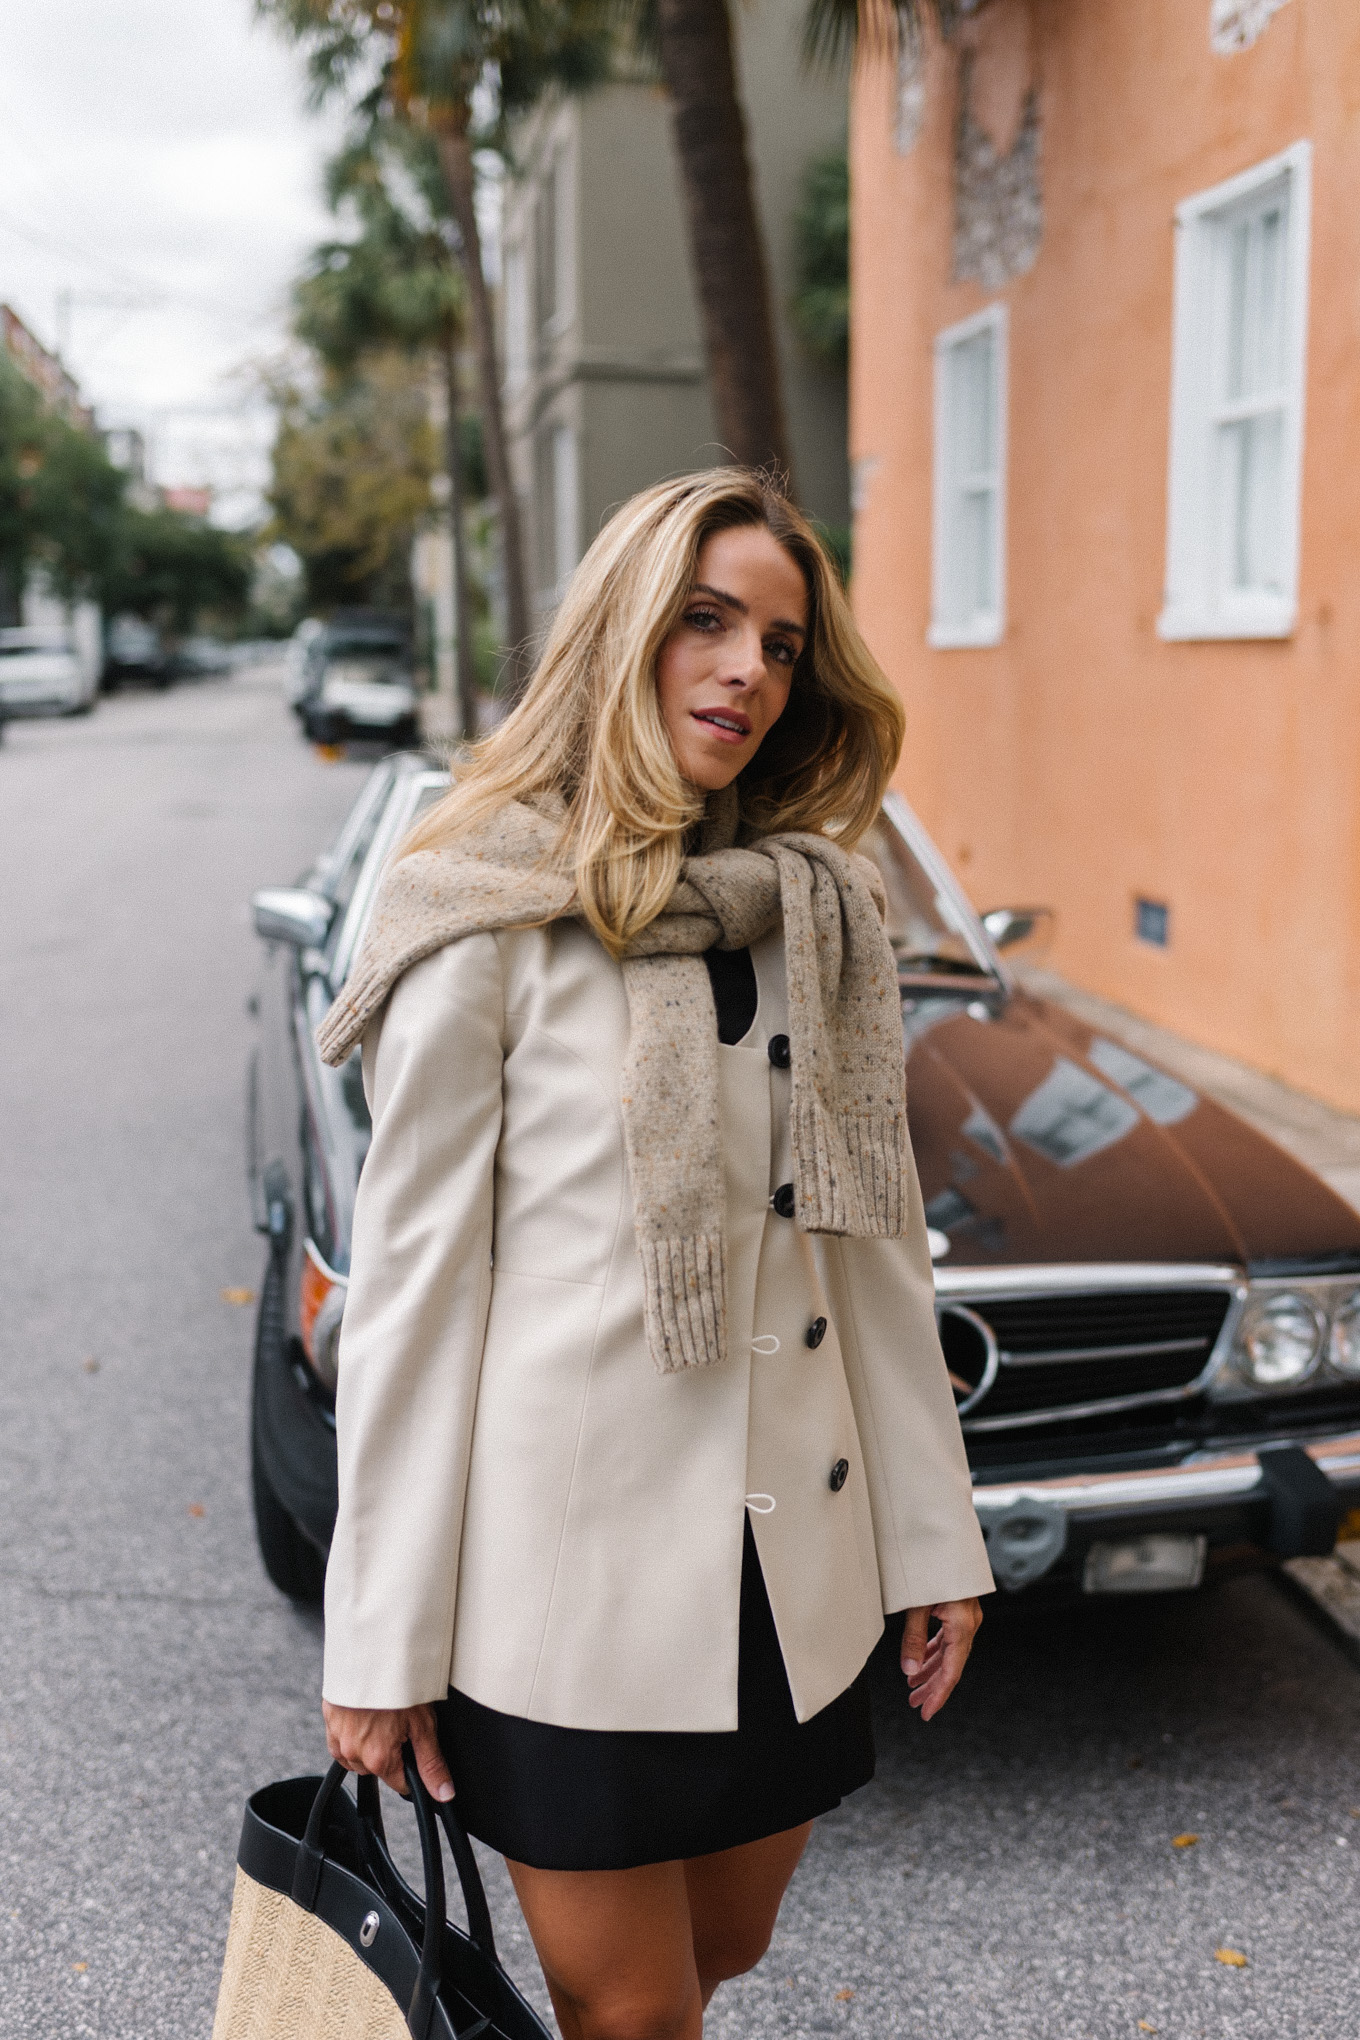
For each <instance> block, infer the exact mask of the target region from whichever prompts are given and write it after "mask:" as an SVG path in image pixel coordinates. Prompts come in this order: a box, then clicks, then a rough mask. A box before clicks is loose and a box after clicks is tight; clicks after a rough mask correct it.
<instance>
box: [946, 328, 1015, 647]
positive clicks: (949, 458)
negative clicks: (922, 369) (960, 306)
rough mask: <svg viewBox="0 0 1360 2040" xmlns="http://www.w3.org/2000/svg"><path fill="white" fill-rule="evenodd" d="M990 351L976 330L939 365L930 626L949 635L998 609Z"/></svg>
mask: <svg viewBox="0 0 1360 2040" xmlns="http://www.w3.org/2000/svg"><path fill="white" fill-rule="evenodd" d="M998 349H999V343H998V338H997V334H996V331H995V329H994V328H993V327H991V326H984V327H982V328H981V329H980V330H978V331H977V332H973V333H970V334H968V336H967V337H966V338H965V339H961V340H957V341H955V342H954V343H953V344H952V345H950V346H948V347H946V349H945V350H944V352H943V353H942V355H941V358H940V374H941V378H942V390H941V395H942V398H943V403H942V407H941V425H942V433H943V443H942V445H941V447H940V448H939V450H938V454H937V458H938V459H939V461H940V464H941V476H940V479H941V484H942V487H941V500H940V516H941V529H940V532H939V542H940V545H941V548H942V556H941V558H940V562H939V566H940V572H939V579H938V600H939V603H940V609H941V613H940V615H939V617H938V618H937V621H939V622H940V623H943V624H946V625H951V626H953V627H955V628H966V627H967V626H969V625H971V624H975V623H979V622H986V621H987V620H988V619H990V618H992V617H994V616H995V615H996V614H997V612H998V610H999V607H1000V590H999V588H998V586H997V559H996V546H997V517H998V481H999V478H998V474H997V465H998V459H999V442H1000V429H999V427H1000V421H999V418H998V414H997V402H998V386H997V385H998V376H997V369H998V360H999V352H998Z"/></svg>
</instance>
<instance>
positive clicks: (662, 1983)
mask: <svg viewBox="0 0 1360 2040" xmlns="http://www.w3.org/2000/svg"><path fill="white" fill-rule="evenodd" d="M507 1867H508V1869H509V1871H510V1875H511V1877H512V1878H513V1880H514V1885H515V1892H516V1894H517V1896H518V1898H519V1902H520V1906H521V1908H522V1909H523V1912H524V1917H525V1919H526V1921H527V1922H528V1926H529V1932H530V1933H531V1934H532V1935H533V1940H534V1947H535V1948H536V1949H537V1951H538V1959H539V1961H540V1963H541V1964H542V1965H543V1975H544V1978H545V1980H546V1982H547V1985H548V1992H549V1995H550V1996H551V1998H552V2001H553V2010H554V2011H555V2012H556V2013H557V2023H558V2025H559V2026H560V2027H561V2029H562V2036H563V2040H700V2035H701V2033H702V2032H703V2022H704V2013H703V2001H702V1998H701V1996H700V1991H699V1976H698V1971H697V1970H696V1969H695V1966H694V1938H693V1933H692V1930H691V1927H690V1911H689V1893H688V1890H687V1889H686V1885H685V1866H684V1864H683V1863H649V1864H646V1865H645V1866H644V1867H643V1868H642V1869H640V1870H531V1869H529V1868H528V1867H527V1866H526V1865H525V1864H523V1863H510V1864H508V1865H507Z"/></svg>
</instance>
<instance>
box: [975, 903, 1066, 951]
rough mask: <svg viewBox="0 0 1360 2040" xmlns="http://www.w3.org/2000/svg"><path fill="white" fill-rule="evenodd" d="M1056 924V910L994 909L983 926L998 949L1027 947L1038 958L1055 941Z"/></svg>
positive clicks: (1047, 908)
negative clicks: (1054, 930)
mask: <svg viewBox="0 0 1360 2040" xmlns="http://www.w3.org/2000/svg"><path fill="white" fill-rule="evenodd" d="M1054 920H1055V916H1054V913H1053V909H1052V907H993V908H992V909H991V911H990V913H986V914H984V915H983V917H982V925H983V927H984V928H985V929H986V930H987V933H988V935H989V936H990V937H991V940H992V942H993V944H994V946H995V947H996V948H997V949H1019V948H1021V947H1022V946H1023V947H1024V948H1026V949H1028V950H1029V951H1030V954H1031V955H1032V956H1038V955H1041V954H1042V953H1043V951H1044V950H1045V949H1047V947H1048V945H1049V943H1050V942H1051V941H1052V939H1053V927H1054Z"/></svg>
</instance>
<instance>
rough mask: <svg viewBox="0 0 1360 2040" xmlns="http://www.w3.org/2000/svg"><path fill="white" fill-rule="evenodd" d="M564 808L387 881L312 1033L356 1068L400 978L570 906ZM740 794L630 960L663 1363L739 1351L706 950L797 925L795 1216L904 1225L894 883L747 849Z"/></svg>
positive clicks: (769, 844) (647, 1221)
mask: <svg viewBox="0 0 1360 2040" xmlns="http://www.w3.org/2000/svg"><path fill="white" fill-rule="evenodd" d="M560 821H561V809H560V806H557V807H550V806H549V804H548V803H546V802H544V803H543V804H542V805H541V806H538V807H530V806H528V805H525V804H522V803H518V802H516V803H515V804H514V805H512V806H509V807H506V808H503V809H502V810H501V811H500V812H499V813H498V814H497V815H496V816H495V817H494V818H493V819H492V820H491V821H489V822H488V823H487V824H486V825H485V826H484V827H483V828H481V829H480V830H474V831H470V832H469V834H468V835H467V836H466V837H463V838H460V839H458V840H456V841H455V842H454V843H452V844H450V845H449V846H448V847H447V848H444V849H439V850H419V851H416V852H415V853H414V854H413V855H411V856H409V857H403V858H401V859H399V861H398V862H397V863H395V864H393V865H392V866H391V867H390V868H389V870H388V871H387V873H386V875H385V877H384V878H383V881H382V884H381V887H380V889H379V892H378V897H377V901H376V904H375V906H374V910H373V916H372V919H371V920H370V922H369V926H368V932H367V934H366V935H365V938H364V941H363V944H362V947H361V948H360V951H359V955H358V957H357V959H356V961H355V967H354V969H353V971H352V972H351V974H350V976H349V979H348V981H347V982H346V984H345V987H344V989H343V991H342V992H341V993H340V995H339V997H338V998H337V999H336V1001H335V1004H334V1005H333V1006H332V1007H331V1010H330V1012H329V1013H328V1014H327V1016H326V1018H325V1020H324V1021H323V1023H322V1025H321V1027H320V1028H319V1030H318V1032H317V1037H316V1038H317V1043H318V1046H319V1048H320V1050H321V1054H322V1056H323V1057H324V1059H325V1060H326V1061H327V1062H328V1063H332V1064H339V1063H342V1062H344V1060H345V1058H346V1057H347V1056H348V1055H349V1054H350V1052H351V1050H352V1049H353V1048H354V1046H355V1044H356V1043H357V1042H358V1041H359V1040H360V1039H361V1037H362V1035H363V1033H364V1029H365V1027H366V1026H367V1024H368V1022H369V1020H370V1019H371V1018H372V1017H373V1015H374V1014H375V1013H377V1012H378V1011H379V1009H380V1008H381V1006H382V1005H383V1003H384V1001H385V1000H386V998H387V996H388V994H389V993H390V991H391V990H392V987H393V985H394V984H395V983H396V981H397V979H398V978H399V977H400V976H401V975H402V973H403V971H406V970H409V969H410V967H411V965H412V964H413V963H416V962H418V961H419V960H420V958H421V957H423V956H429V955H430V954H431V953H432V952H433V951H434V950H436V949H440V948H442V947H443V945H444V944H445V943H447V942H453V941H456V940H457V939H458V938H459V937H460V936H462V935H470V934H473V933H478V932H482V933H485V932H489V931H492V930H495V929H500V928H515V927H526V926H534V925H541V924H543V923H545V922H550V921H556V920H563V919H567V918H571V917H572V916H573V915H574V914H576V913H577V911H578V910H577V909H576V907H575V906H574V903H573V896H572V882H571V878H570V875H569V874H567V873H564V872H563V871H562V870H561V868H560V866H558V865H556V864H555V862H554V860H553V856H552V853H553V850H554V847H555V845H556V842H557V837H558V832H559V827H560ZM736 829H737V813H736V798H735V794H730V795H727V796H724V795H715V796H713V797H712V798H711V799H710V801H709V811H708V815H707V818H706V820H705V822H704V824H703V828H702V832H701V839H700V845H699V853H698V854H697V855H695V856H692V857H688V858H686V860H685V862H684V864H683V866H682V867H681V873H680V878H679V881H678V883H677V885H676V888H675V891H674V893H673V894H672V896H671V900H670V904H669V906H668V907H667V909H666V911H665V912H664V913H663V914H661V915H660V917H659V918H658V919H657V920H655V921H653V922H652V924H651V926H650V927H649V928H647V929H646V930H645V931H644V933H643V934H642V935H640V936H639V937H638V938H637V939H636V941H635V942H634V943H633V944H632V945H631V947H630V948H629V950H628V951H627V953H626V954H625V956H624V958H623V981H624V986H625V990H626V992H627V998H628V1017H629V1043H628V1051H627V1055H626V1057H625V1060H624V1066H623V1072H622V1106H623V1127H624V1139H625V1143H626V1147H627V1154H628V1168H629V1177H630V1181H631V1184H632V1191H633V1205H634V1211H635V1216H636V1227H637V1243H638V1252H639V1254H640V1256H641V1259H642V1268H643V1279H644V1290H645V1299H646V1300H645V1313H646V1332H647V1344H648V1349H649V1351H650V1352H651V1356H652V1359H653V1361H654V1362H655V1364H656V1367H657V1369H658V1370H659V1372H661V1373H663V1374H669V1373H672V1372H675V1371H677V1370H679V1369H681V1368H686V1367H700V1366H705V1365H708V1364H709V1363H711V1362H714V1361H720V1360H722V1359H723V1358H724V1357H725V1352H726V1261H725V1246H724V1216H725V1209H724V1205H725V1200H724V1192H723V1169H722V1133H721V1127H720V1125H719V1118H718V1039H717V1028H716V1025H715V1017H714V1010H713V993H712V988H711V985H710V981H709V976H708V971H707V969H706V967H705V965H704V961H703V952H704V951H705V950H706V949H711V948H713V947H714V946H717V947H719V948H722V949H744V948H745V947H746V946H747V944H748V943H751V942H755V941H757V940H759V938H760V937H761V936H762V935H764V934H767V933H768V932H769V930H770V929H771V928H773V927H775V926H776V925H777V923H778V922H779V920H780V918H781V916H782V919H783V926H784V953H785V958H786V968H787V972H788V1000H789V1040H790V1050H791V1082H792V1095H791V1102H790V1133H791V1136H792V1144H793V1175H794V1182H793V1187H794V1212H795V1216H796V1218H797V1221H798V1224H799V1225H800V1226H801V1227H802V1228H803V1230H804V1231H806V1232H814V1233H846V1234H850V1235H852V1236H854V1237H856V1238H895V1237H897V1236H898V1235H900V1233H901V1232H902V1229H903V1212H904V1198H903V1173H904V1158H905V1146H906V1096H905V1064H904V1057H903V1048H902V1019H901V1008H900V1005H899V999H898V988H897V971H896V968H895V966H894V962H893V956H892V951H891V949H890V947H889V945H888V940H887V937H886V935H885V934H884V930H883V912H882V899H883V892H882V881H881V880H880V878H879V876H878V873H877V871H876V870H875V869H874V867H873V865H871V864H870V863H869V862H868V861H867V859H865V858H862V857H856V856H852V855H849V854H847V853H846V852H845V851H844V850H841V849H839V848H837V846H836V845H835V844H834V843H831V842H828V841H827V840H826V838H824V837H822V836H815V835H795V834H790V835H774V836H763V837H759V838H757V839H755V840H754V841H753V842H751V843H750V844H749V845H748V846H747V847H745V848H737V847H735V845H734V841H733V839H734V837H735V835H736Z"/></svg>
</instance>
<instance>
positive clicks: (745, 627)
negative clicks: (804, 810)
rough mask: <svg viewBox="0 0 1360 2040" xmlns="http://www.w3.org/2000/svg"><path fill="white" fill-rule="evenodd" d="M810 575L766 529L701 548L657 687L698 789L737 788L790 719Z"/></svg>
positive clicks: (743, 530)
mask: <svg viewBox="0 0 1360 2040" xmlns="http://www.w3.org/2000/svg"><path fill="white" fill-rule="evenodd" d="M807 621H808V598H807V588H806V586H805V585H804V582H803V575H802V570H801V568H800V567H799V566H798V564H797V562H796V561H795V560H793V559H791V558H790V556H789V554H788V553H786V552H785V550H784V548H783V546H782V545H780V543H779V541H778V539H777V538H775V537H773V536H772V534H771V533H770V532H768V531H767V530H766V529H765V527H764V525H763V524H750V525H743V526H741V527H740V528H739V529H738V530H736V531H719V532H715V533H714V535H713V537H712V538H710V539H706V540H705V542H704V544H703V545H702V546H701V547H700V550H699V561H698V566H697V569H696V571H695V576H694V585H693V587H692V588H691V589H690V591H689V600H688V601H687V602H686V604H685V609H684V614H683V615H682V616H681V618H680V621H679V623H678V624H677V625H676V627H675V629H674V630H673V631H672V632H671V634H670V636H669V637H668V638H667V639H666V642H665V644H664V645H663V646H662V647H661V656H660V658H659V659H658V661H657V669H656V688H657V696H658V699H659V700H660V703H661V716H662V720H663V722H664V723H665V725H666V730H667V734H668V735H669V737H670V740H671V743H672V745H673V746H674V749H675V756H676V761H677V763H678V764H679V767H680V770H681V772H682V773H683V775H684V777H685V778H686V779H687V780H688V781H689V782H690V785H691V786H697V787H701V788H702V789H703V790H704V791H705V792H707V793H716V792H717V791H718V790H719V789H720V788H721V787H724V786H730V785H731V783H732V781H733V780H734V779H735V778H736V776H737V774H738V773H739V772H740V771H741V769H742V767H743V765H749V764H750V762H751V760H752V758H754V757H755V754H756V752H757V751H758V750H759V749H760V743H761V739H762V737H764V736H765V735H766V734H767V732H768V731H769V730H771V729H772V728H773V727H774V725H775V723H777V722H778V720H779V718H780V716H781V715H782V714H783V713H784V709H785V706H786V705H787V702H788V698H789V686H790V684H791V682H792V679H793V668H794V665H795V663H796V661H797V658H798V654H799V653H800V652H801V651H802V649H803V645H804V643H805V641H806V637H807Z"/></svg>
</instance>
